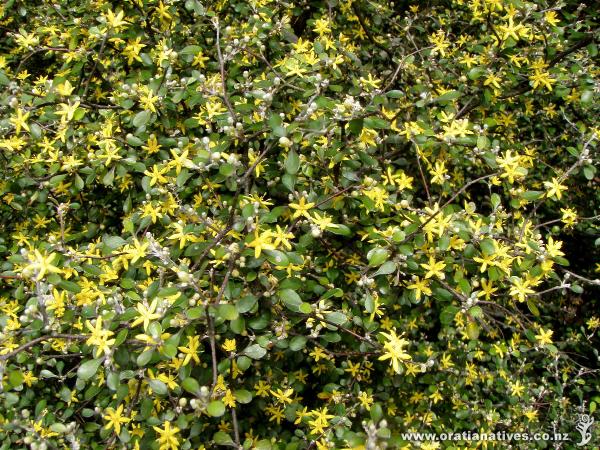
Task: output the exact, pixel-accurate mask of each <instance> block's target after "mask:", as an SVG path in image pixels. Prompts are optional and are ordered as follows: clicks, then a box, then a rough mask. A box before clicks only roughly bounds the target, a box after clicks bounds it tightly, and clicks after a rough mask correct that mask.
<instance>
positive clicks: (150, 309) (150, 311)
mask: <svg viewBox="0 0 600 450" xmlns="http://www.w3.org/2000/svg"><path fill="white" fill-rule="evenodd" d="M157 305H158V298H155V299H154V300H153V301H152V303H151V304H150V306H146V305H144V304H143V303H141V302H140V303H138V304H137V305H136V309H137V310H138V314H139V317H138V318H137V319H135V320H134V321H133V322H132V323H131V327H132V328H133V327H136V326H138V325H139V324H140V323H143V324H144V331H146V330H147V329H148V325H150V322H151V321H153V320H154V319H159V318H160V317H161V315H160V314H157V313H155V311H156V306H157Z"/></svg>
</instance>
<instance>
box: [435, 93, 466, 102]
mask: <svg viewBox="0 0 600 450" xmlns="http://www.w3.org/2000/svg"><path fill="white" fill-rule="evenodd" d="M461 95H462V94H461V93H460V92H459V91H450V92H446V93H445V94H443V95H440V96H439V97H437V98H435V99H434V100H433V101H434V102H448V101H451V100H456V99H457V98H459V97H460V96H461Z"/></svg>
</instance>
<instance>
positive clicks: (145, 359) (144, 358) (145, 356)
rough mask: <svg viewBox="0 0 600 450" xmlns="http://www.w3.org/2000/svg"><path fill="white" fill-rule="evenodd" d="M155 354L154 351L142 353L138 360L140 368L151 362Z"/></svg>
mask: <svg viewBox="0 0 600 450" xmlns="http://www.w3.org/2000/svg"><path fill="white" fill-rule="evenodd" d="M153 353H154V350H153V349H149V350H145V351H143V352H142V353H140V354H139V356H138V357H137V360H136V362H137V365H138V366H140V367H143V366H145V365H146V364H148V363H149V362H150V360H151V359H152V354H153Z"/></svg>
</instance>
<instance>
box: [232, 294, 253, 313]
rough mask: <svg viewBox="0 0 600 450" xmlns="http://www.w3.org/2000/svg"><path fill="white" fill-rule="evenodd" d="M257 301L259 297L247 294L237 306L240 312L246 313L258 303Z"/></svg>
mask: <svg viewBox="0 0 600 450" xmlns="http://www.w3.org/2000/svg"><path fill="white" fill-rule="evenodd" d="M257 301H258V299H257V298H256V297H255V296H254V295H252V294H250V295H246V296H245V297H242V298H241V299H240V300H239V301H238V302H237V303H236V304H235V307H236V308H237V310H238V312H239V313H240V314H244V313H247V312H248V311H250V310H251V309H252V308H254V305H256V303H257Z"/></svg>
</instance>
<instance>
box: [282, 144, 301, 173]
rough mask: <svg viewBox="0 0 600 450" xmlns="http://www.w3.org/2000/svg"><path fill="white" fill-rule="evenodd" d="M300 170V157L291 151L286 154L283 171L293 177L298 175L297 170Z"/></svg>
mask: <svg viewBox="0 0 600 450" xmlns="http://www.w3.org/2000/svg"><path fill="white" fill-rule="evenodd" d="M299 168H300V157H299V156H298V153H296V152H295V151H294V150H293V149H291V150H290V151H289V152H288V155H287V157H286V158H285V171H286V172H287V173H289V174H290V175H295V174H296V173H298V169H299Z"/></svg>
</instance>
